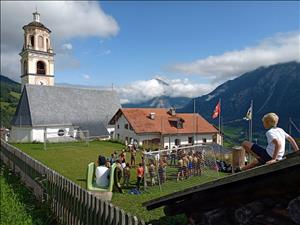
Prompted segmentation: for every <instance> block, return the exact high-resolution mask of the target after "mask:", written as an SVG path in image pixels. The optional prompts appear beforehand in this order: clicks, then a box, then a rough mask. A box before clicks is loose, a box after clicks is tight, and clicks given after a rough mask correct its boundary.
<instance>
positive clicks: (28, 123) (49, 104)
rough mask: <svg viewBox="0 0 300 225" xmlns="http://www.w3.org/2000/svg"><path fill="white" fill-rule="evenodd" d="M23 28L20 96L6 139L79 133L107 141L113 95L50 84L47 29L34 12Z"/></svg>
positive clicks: (116, 106)
mask: <svg viewBox="0 0 300 225" xmlns="http://www.w3.org/2000/svg"><path fill="white" fill-rule="evenodd" d="M23 29H24V44H23V48H22V51H21V53H20V56H21V60H20V62H21V80H22V95H21V98H20V101H19V104H18V107H17V110H16V113H15V116H14V118H13V120H12V129H11V132H10V141H13V142H32V141H39V142H43V141H45V140H50V138H51V140H57V141H58V139H60V140H64V139H65V140H72V139H75V138H76V137H77V135H78V134H81V135H85V136H88V137H107V136H108V135H109V134H110V133H111V132H113V128H110V127H109V125H108V122H109V120H110V119H111V117H112V116H113V115H114V114H115V113H116V112H117V110H118V109H119V108H120V107H121V105H120V99H119V97H118V95H117V93H116V92H115V91H113V90H93V89H83V88H81V89H80V88H73V87H59V86H54V83H55V82H54V81H55V80H54V55H55V53H54V52H53V49H52V47H51V38H50V33H51V31H50V30H49V29H48V28H47V27H45V26H44V25H43V24H42V23H41V22H40V14H39V13H38V12H35V13H33V21H32V22H30V23H29V24H27V25H25V26H24V27H23ZM79 131H81V132H79Z"/></svg>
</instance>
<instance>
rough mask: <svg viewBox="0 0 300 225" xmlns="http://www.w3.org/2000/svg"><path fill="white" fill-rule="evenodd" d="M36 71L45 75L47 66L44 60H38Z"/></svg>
mask: <svg viewBox="0 0 300 225" xmlns="http://www.w3.org/2000/svg"><path fill="white" fill-rule="evenodd" d="M36 73H37V74H43V75H45V74H46V66H45V63H44V62H42V61H38V62H37V63H36Z"/></svg>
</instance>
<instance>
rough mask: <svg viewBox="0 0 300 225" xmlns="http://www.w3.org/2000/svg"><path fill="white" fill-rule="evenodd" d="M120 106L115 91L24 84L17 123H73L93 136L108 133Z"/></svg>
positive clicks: (46, 124)
mask: <svg viewBox="0 0 300 225" xmlns="http://www.w3.org/2000/svg"><path fill="white" fill-rule="evenodd" d="M120 107H121V105H120V99H119V97H118V95H117V93H116V92H115V91H111V90H94V89H81V88H73V87H59V86H42V85H28V84H27V85H25V86H24V89H23V92H22V95H21V98H20V101H19V104H18V107H17V110H16V113H15V116H14V118H13V120H12V125H14V126H55V125H73V126H79V127H80V128H81V129H82V130H89V132H90V133H89V135H90V136H101V135H107V134H108V133H107V130H106V128H105V127H106V126H107V124H108V122H109V120H110V119H111V117H112V116H113V115H114V114H115V113H116V112H117V110H118V109H119V108H120Z"/></svg>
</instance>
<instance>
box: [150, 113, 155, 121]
mask: <svg viewBox="0 0 300 225" xmlns="http://www.w3.org/2000/svg"><path fill="white" fill-rule="evenodd" d="M149 117H150V119H151V120H154V119H155V113H154V112H151V113H150V114H149Z"/></svg>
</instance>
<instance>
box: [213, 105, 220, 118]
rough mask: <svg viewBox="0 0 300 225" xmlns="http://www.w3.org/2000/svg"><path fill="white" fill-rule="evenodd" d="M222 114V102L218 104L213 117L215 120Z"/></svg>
mask: <svg viewBox="0 0 300 225" xmlns="http://www.w3.org/2000/svg"><path fill="white" fill-rule="evenodd" d="M220 113H221V104H220V101H219V102H218V104H217V105H216V107H215V110H214V112H213V114H212V116H211V117H212V118H213V119H216V118H217V117H218V116H219V115H220Z"/></svg>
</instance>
